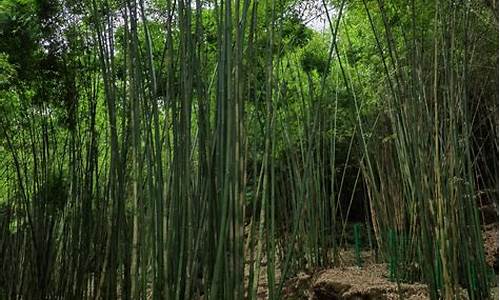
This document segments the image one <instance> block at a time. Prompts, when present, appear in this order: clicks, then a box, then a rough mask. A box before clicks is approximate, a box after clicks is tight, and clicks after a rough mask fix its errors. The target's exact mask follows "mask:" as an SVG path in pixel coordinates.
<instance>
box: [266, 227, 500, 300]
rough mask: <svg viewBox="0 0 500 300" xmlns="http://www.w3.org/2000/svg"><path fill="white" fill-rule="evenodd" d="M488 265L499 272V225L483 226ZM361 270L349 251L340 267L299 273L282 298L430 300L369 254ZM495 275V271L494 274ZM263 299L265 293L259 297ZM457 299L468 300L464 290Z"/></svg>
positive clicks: (424, 290) (419, 287)
mask: <svg viewBox="0 0 500 300" xmlns="http://www.w3.org/2000/svg"><path fill="white" fill-rule="evenodd" d="M483 238H484V247H485V254H486V261H487V263H488V264H489V265H490V266H491V267H492V268H494V269H496V270H497V271H498V224H490V225H487V226H484V227H483ZM362 256H363V261H364V267H363V268H359V267H356V266H354V262H355V259H354V256H353V254H352V252H350V251H343V252H342V253H341V261H342V267H340V268H335V269H328V270H323V271H320V272H317V273H315V274H305V273H300V274H298V275H297V276H296V277H294V278H292V279H290V280H288V281H287V282H286V285H285V290H284V291H283V296H284V297H283V298H284V299H289V300H329V299H347V300H361V299H364V300H381V299H388V300H392V299H410V300H424V299H429V293H428V289H427V286H426V285H425V284H422V283H413V284H406V283H401V284H399V285H398V284H397V283H395V282H391V281H389V279H388V274H387V266H386V265H385V264H377V263H375V262H374V261H373V259H372V258H371V257H372V256H371V255H370V253H369V252H363V253H362ZM497 273H498V272H497ZM491 292H492V297H491V299H498V287H495V288H492V290H491ZM260 296H261V297H262V298H261V299H265V298H266V297H265V296H266V293H265V292H262V293H261V294H260ZM457 299H468V297H467V295H466V292H465V290H464V291H463V292H462V293H461V295H458V297H457Z"/></svg>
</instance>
